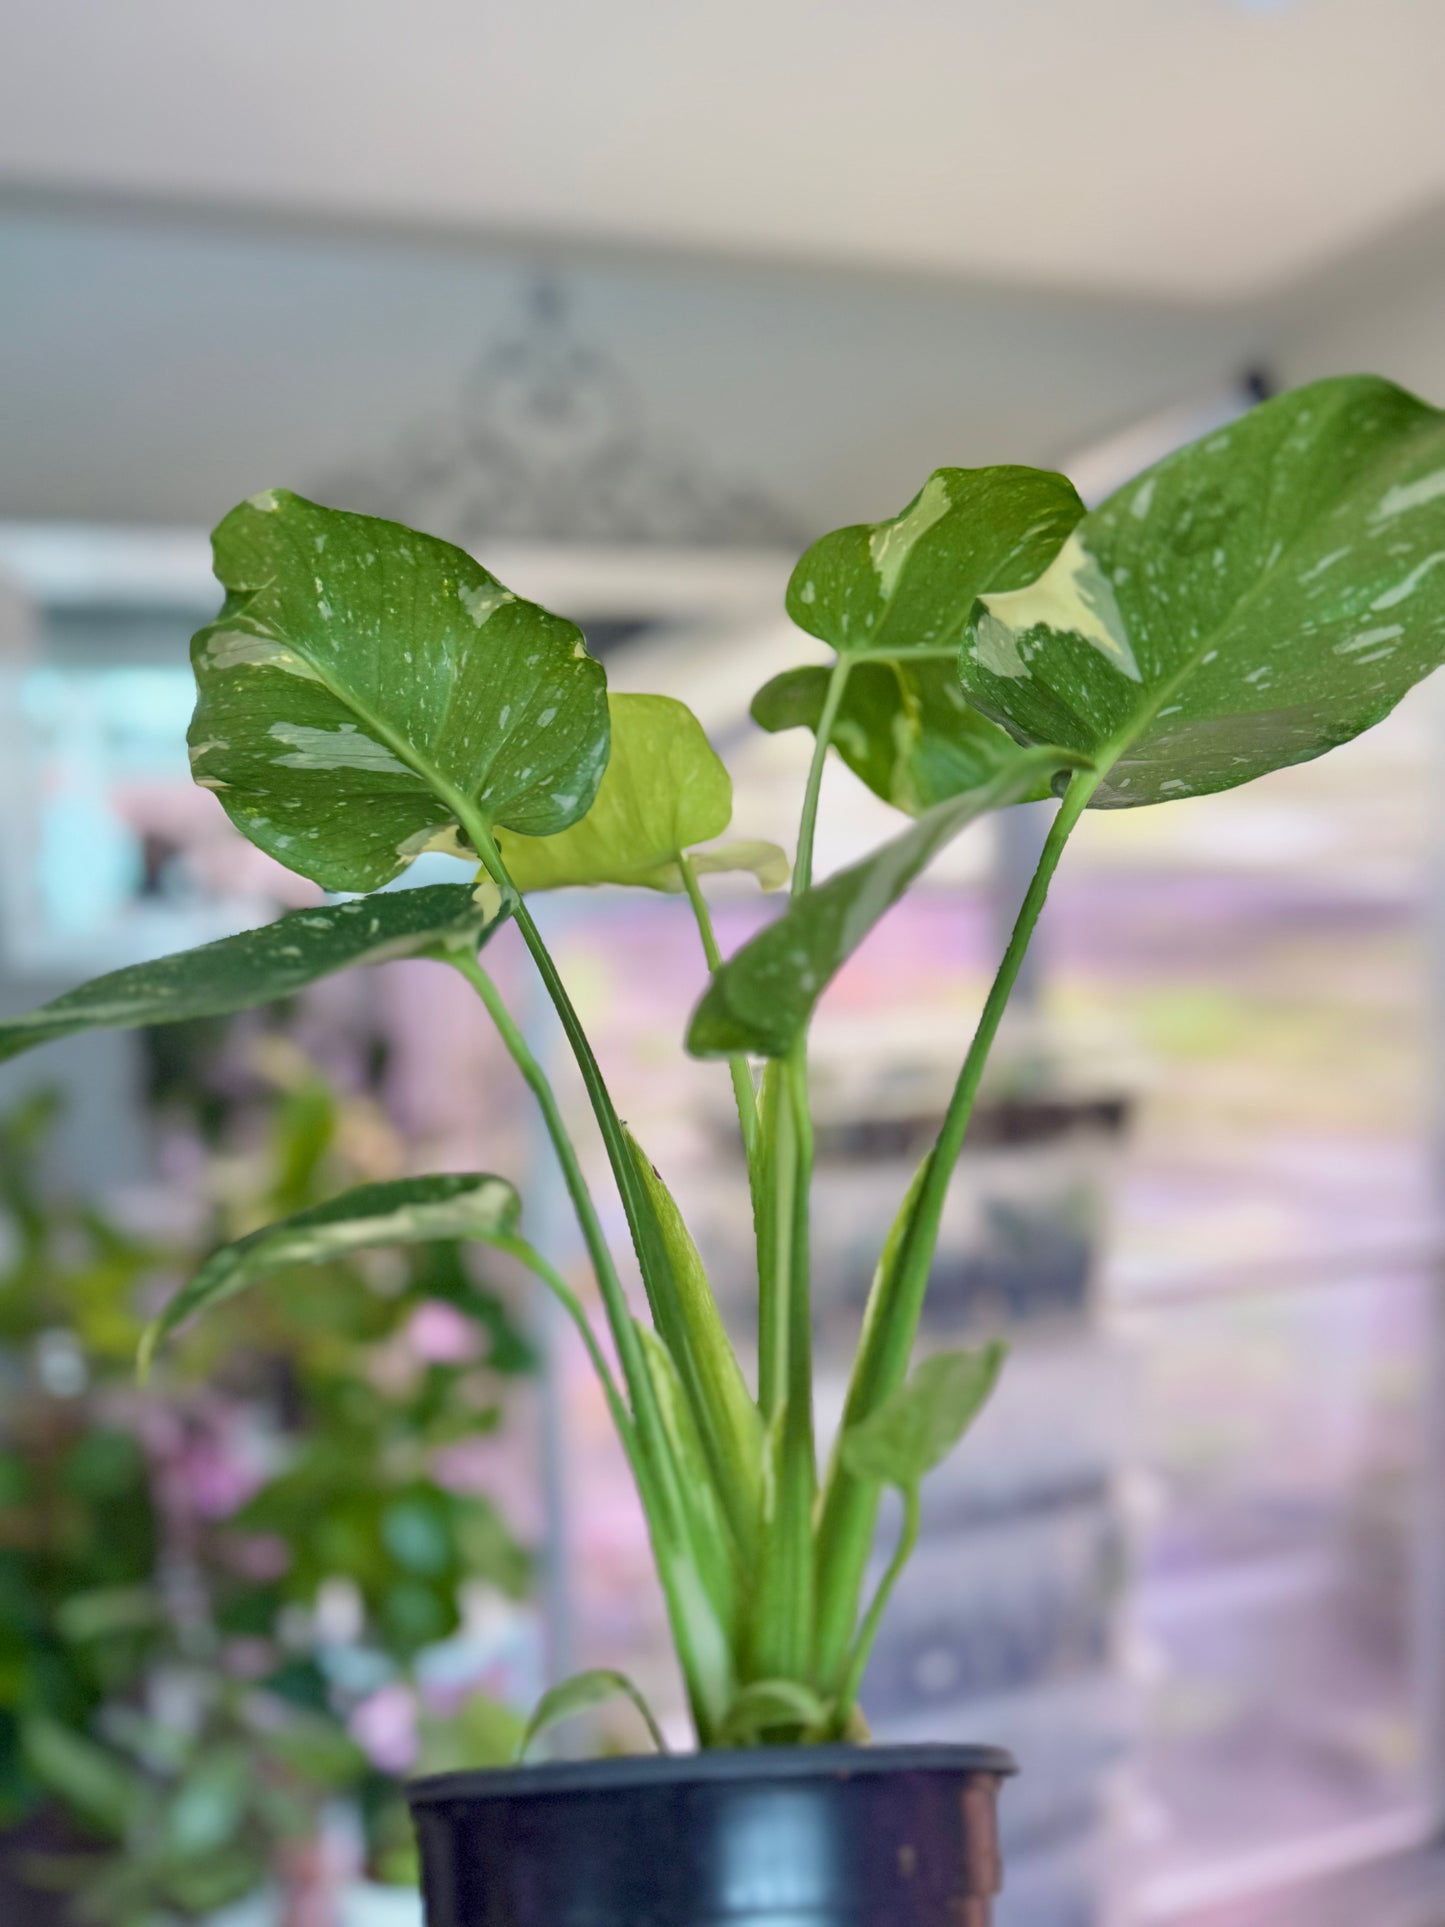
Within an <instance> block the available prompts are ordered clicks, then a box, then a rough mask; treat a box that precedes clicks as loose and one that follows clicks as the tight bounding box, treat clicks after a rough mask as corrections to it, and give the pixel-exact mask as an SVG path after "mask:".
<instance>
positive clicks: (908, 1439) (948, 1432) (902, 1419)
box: [841, 1340, 1008, 1492]
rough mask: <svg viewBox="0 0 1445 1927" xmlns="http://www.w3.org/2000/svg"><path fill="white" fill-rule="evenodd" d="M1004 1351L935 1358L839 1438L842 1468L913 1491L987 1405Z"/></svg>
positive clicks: (988, 1348) (995, 1347) (995, 1348)
mask: <svg viewBox="0 0 1445 1927" xmlns="http://www.w3.org/2000/svg"><path fill="white" fill-rule="evenodd" d="M1007 1352H1008V1347H1007V1346H1006V1345H1005V1344H1004V1343H1003V1342H1002V1340H996V1341H995V1342H994V1343H993V1344H991V1345H985V1346H983V1347H982V1348H981V1349H980V1350H978V1351H969V1352H961V1351H960V1352H935V1353H934V1354H933V1356H932V1357H931V1358H925V1359H924V1360H923V1362H922V1364H920V1365H918V1366H917V1367H916V1368H915V1369H914V1371H913V1372H912V1373H911V1375H910V1376H909V1377H908V1379H907V1380H906V1381H905V1382H904V1383H903V1384H902V1385H900V1386H899V1387H898V1390H897V1391H896V1392H894V1393H893V1394H892V1395H891V1396H890V1397H889V1398H886V1399H884V1401H883V1403H882V1404H881V1405H880V1406H878V1407H877V1409H876V1410H875V1411H873V1412H870V1413H869V1415H868V1417H867V1418H866V1419H863V1420H861V1421H860V1422H859V1423H858V1424H857V1425H854V1426H851V1427H850V1428H849V1430H848V1431H847V1432H845V1433H844V1435H843V1443H842V1448H841V1449H842V1457H843V1463H844V1465H845V1466H846V1467H847V1469H848V1470H849V1471H850V1472H851V1473H852V1474H853V1476H854V1477H855V1478H858V1479H867V1480H870V1481H871V1482H872V1483H873V1484H875V1485H893V1486H897V1487H898V1488H899V1489H900V1490H901V1491H904V1492H908V1491H913V1490H916V1489H917V1487H918V1486H919V1485H920V1484H921V1483H922V1481H923V1480H924V1478H925V1477H926V1476H927V1475H928V1473H930V1472H931V1471H932V1470H933V1468H934V1467H935V1466H936V1465H939V1464H941V1463H942V1461H943V1460H944V1459H946V1458H947V1457H948V1454H949V1453H950V1452H951V1451H952V1450H953V1448H954V1446H955V1445H957V1443H958V1441H959V1440H960V1439H961V1438H962V1437H963V1435H964V1433H965V1432H966V1431H967V1430H968V1428H969V1426H970V1425H972V1423H973V1421H974V1420H975V1419H976V1418H977V1417H978V1415H979V1413H980V1412H981V1411H982V1410H983V1408H984V1405H985V1404H986V1403H987V1401H988V1399H989V1396H990V1394H991V1393H992V1391H993V1388H994V1386H995V1385H996V1384H997V1383H998V1375H999V1372H1000V1371H1001V1370H1002V1369H1003V1361H1004V1358H1005V1356H1006V1355H1007Z"/></svg>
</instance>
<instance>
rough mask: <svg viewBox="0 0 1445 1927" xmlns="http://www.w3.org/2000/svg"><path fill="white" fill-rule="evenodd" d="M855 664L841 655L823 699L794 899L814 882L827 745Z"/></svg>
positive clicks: (796, 864) (795, 863) (800, 823)
mask: <svg viewBox="0 0 1445 1927" xmlns="http://www.w3.org/2000/svg"><path fill="white" fill-rule="evenodd" d="M852 666H853V665H852V662H851V661H850V659H849V658H848V657H847V656H839V657H837V658H836V660H835V661H834V663H833V667H832V669H831V670H830V671H829V674H828V689H827V693H826V694H825V696H824V697H823V713H822V715H821V716H819V718H818V726H817V728H816V729H815V730H814V732H813V758H812V761H811V762H810V763H809V765H808V780H807V782H806V784H805V785H804V787H803V813H802V816H801V817H800V818H799V821H798V849H797V854H796V856H795V857H794V860H793V896H794V897H795V898H797V897H800V896H801V895H802V894H803V892H804V891H805V890H806V889H807V888H808V887H809V885H810V884H811V883H812V881H813V836H814V832H815V831H816V829H817V825H818V795H819V792H820V790H821V789H822V786H823V766H824V764H825V763H826V762H827V760H828V745H829V743H830V742H831V741H832V737H833V725H834V723H835V722H837V720H838V710H839V707H840V706H841V704H842V701H843V692H844V690H845V689H846V688H847V687H848V671H849V670H850V669H851V668H852Z"/></svg>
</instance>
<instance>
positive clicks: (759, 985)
mask: <svg viewBox="0 0 1445 1927" xmlns="http://www.w3.org/2000/svg"><path fill="white" fill-rule="evenodd" d="M1078 760H1079V759H1077V758H1076V757H1075V756H1074V755H1073V754H1072V753H1071V752H1070V751H1068V750H1055V749H1033V750H1019V749H1015V750H1014V752H1013V755H1012V757H1011V759H1010V760H1009V762H1008V763H1006V764H1005V766H1004V767H1003V768H1002V769H1001V770H1000V771H999V773H998V774H997V775H996V776H994V777H993V778H992V779H991V780H990V781H989V782H987V783H985V784H984V785H983V787H982V788H981V789H977V790H973V791H970V792H969V794H967V795H965V796H957V797H954V798H953V800H952V801H951V802H948V803H939V804H936V805H935V806H934V808H933V809H931V810H929V811H928V812H927V814H926V815H924V816H920V817H919V818H918V820H917V821H916V822H914V823H911V824H910V825H909V826H908V828H907V829H906V830H904V831H903V832H902V834H901V835H899V836H896V837H894V838H893V839H892V840H891V841H890V842H888V843H885V844H884V845H883V846H882V848H881V849H878V850H875V851H874V852H873V854H872V855H871V856H869V857H865V858H864V859H863V861H862V862H861V863H855V864H853V865H852V866H851V867H850V868H849V869H846V870H840V871H839V872H838V873H837V875H836V876H831V877H829V878H828V879H827V881H826V882H824V883H818V884H814V886H813V887H812V888H811V889H809V890H805V891H804V892H803V894H802V895H801V896H800V897H796V898H795V899H794V900H793V901H792V902H791V903H790V904H789V905H788V907H787V909H786V910H785V911H784V912H783V914H782V916H780V917H778V918H777V919H776V920H775V921H774V922H772V923H770V924H768V925H767V926H766V927H765V928H764V929H762V930H760V931H759V932H758V934H757V936H755V937H753V938H752V939H751V940H750V941H749V942H748V943H746V944H744V945H743V947H742V949H741V950H739V951H738V952H737V953H736V955H735V956H733V957H731V958H729V959H728V961H727V962H726V963H725V964H724V965H723V966H722V968H721V969H720V970H718V971H716V972H714V974H713V979H712V982H711V984H710V985H709V986H708V988H707V991H706V992H705V993H704V995H703V998H702V1000H701V1002H700V1003H699V1004H698V1006H697V1008H696V1010H695V1011H694V1012H693V1014H692V1022H691V1024H690V1026H689V1028H688V1033H687V1047H688V1049H689V1050H690V1051H691V1052H692V1053H693V1055H694V1056H695V1057H721V1056H727V1055H728V1054H730V1053H731V1052H733V1051H750V1052H753V1053H755V1054H756V1055H758V1056H762V1057H785V1056H786V1055H787V1053H788V1051H789V1050H790V1049H791V1048H792V1045H793V1043H794V1041H795V1040H796V1039H797V1038H798V1037H799V1036H800V1035H801V1034H802V1032H803V1031H804V1030H805V1029H806V1027H807V1024H808V1020H809V1019H810V1017H811V1016H812V1014H813V1009H814V1006H815V1005H816V1004H817V1001H818V999H819V997H821V996H822V994H823V991H824V989H825V988H826V986H827V985H828V983H829V982H830V980H831V979H832V978H833V976H834V975H835V974H836V972H837V971H838V970H839V969H840V968H841V966H842V965H843V963H844V962H845V961H846V960H847V958H848V957H850V956H851V955H852V953H853V952H854V951H855V950H856V949H857V948H858V945H859V944H860V943H862V941H863V939H864V938H865V937H866V936H867V935H868V932H869V931H870V930H871V929H872V928H873V927H874V925H875V924H876V923H877V922H878V920H879V919H880V917H882V916H883V914H884V913H885V911H887V910H890V909H891V908H892V907H893V905H894V904H895V903H896V902H897V901H898V899H899V898H900V897H901V896H902V895H903V893H904V891H905V890H906V889H907V888H908V886H909V885H910V884H911V883H912V882H913V881H914V879H915V878H916V877H917V876H918V875H919V874H920V873H921V872H922V871H923V870H924V869H926V868H927V866H928V864H930V863H931V862H932V861H933V859H934V857H935V856H937V854H938V852H939V851H940V850H941V849H942V848H943V847H944V845H945V844H947V843H950V842H951V841H952V840H953V838H954V837H956V836H957V835H958V834H959V832H960V831H961V830H963V829H966V828H967V826H968V825H969V824H970V823H972V822H974V821H975V820H976V819H977V818H978V817H980V816H983V815H985V814H986V813H987V812H988V811H989V810H995V809H1001V808H1003V807H1004V806H1005V805H1006V804H1009V803H1017V802H1018V801H1019V800H1020V799H1021V798H1023V797H1025V796H1031V795H1033V794H1035V793H1036V791H1037V789H1038V785H1039V783H1040V782H1041V781H1043V780H1046V779H1047V778H1048V777H1049V776H1050V775H1051V774H1052V773H1053V772H1054V771H1055V770H1058V769H1063V768H1067V767H1069V766H1071V765H1072V764H1074V763H1075V762H1076V761H1078Z"/></svg>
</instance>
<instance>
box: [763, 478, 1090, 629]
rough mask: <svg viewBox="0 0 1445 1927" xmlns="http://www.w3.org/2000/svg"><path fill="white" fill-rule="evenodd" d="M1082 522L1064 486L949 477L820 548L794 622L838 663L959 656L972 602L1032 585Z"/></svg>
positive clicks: (794, 605)
mask: <svg viewBox="0 0 1445 1927" xmlns="http://www.w3.org/2000/svg"><path fill="white" fill-rule="evenodd" d="M1083 512H1084V505H1083V503H1082V502H1080V500H1079V498H1078V496H1077V494H1076V493H1075V492H1074V487H1073V484H1072V483H1071V482H1069V481H1067V480H1066V479H1065V478H1064V477H1063V476H1062V475H1051V474H1048V473H1047V472H1046V471H1044V470H1042V469H1036V468H1011V467H1009V468H1004V467H1001V468H940V469H938V470H936V471H935V472H934V474H932V475H931V476H930V477H929V479H928V480H927V482H925V483H924V485H923V487H922V488H921V489H920V490H919V492H918V494H917V495H915V496H914V498H913V500H912V501H911V502H910V503H909V504H908V507H907V508H906V509H904V510H903V512H902V514H900V515H895V516H893V517H891V518H890V520H888V521H886V522H862V523H858V524H856V525H855V526H854V527H852V528H846V529H835V530H834V531H833V532H832V534H831V535H825V536H823V537H822V538H821V540H819V541H817V542H815V543H814V544H813V546H812V548H810V549H808V550H807V551H806V552H805V553H804V555H803V557H802V560H801V561H800V562H799V563H798V566H797V567H796V568H795V569H794V571H793V574H792V579H791V581H790V582H789V583H788V614H789V615H790V616H791V617H792V618H793V621H794V622H796V623H797V625H798V627H799V628H800V629H806V630H807V632H808V634H809V635H810V636H817V637H819V639H820V640H821V641H823V642H827V643H831V644H832V646H833V648H834V649H836V650H837V651H838V653H839V654H840V655H849V656H852V655H885V656H886V655H892V654H894V653H896V652H897V651H898V650H900V649H917V648H920V647H925V646H927V647H936V648H948V647H951V646H952V645H953V644H954V643H956V642H957V641H958V638H959V636H960V635H961V634H962V632H963V626H964V624H965V623H966V622H967V621H968V617H969V611H970V610H971V609H972V607H973V604H974V600H975V598H976V597H978V596H980V595H982V594H983V593H984V592H985V591H986V590H989V589H1020V588H1022V587H1023V586H1024V584H1025V583H1026V582H1032V581H1033V580H1034V578H1035V577H1036V576H1037V575H1039V574H1040V573H1041V572H1042V571H1043V570H1044V569H1045V568H1047V567H1048V565H1049V563H1050V562H1051V561H1052V560H1053V558H1054V557H1055V556H1056V555H1057V554H1058V552H1059V549H1060V547H1061V546H1062V544H1063V542H1064V539H1065V537H1066V536H1067V535H1068V533H1069V531H1070V529H1071V528H1073V526H1074V524H1075V523H1076V522H1077V521H1078V519H1079V517H1080V516H1081V515H1082V514H1083Z"/></svg>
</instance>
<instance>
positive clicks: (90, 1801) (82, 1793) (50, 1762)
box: [21, 1713, 139, 1838]
mask: <svg viewBox="0 0 1445 1927" xmlns="http://www.w3.org/2000/svg"><path fill="white" fill-rule="evenodd" d="M21 1744H22V1746H23V1747H24V1751H25V1760H26V1764H27V1765H28V1766H29V1768H30V1770H31V1772H32V1773H33V1774H34V1775H35V1777H36V1779H37V1780H39V1781H40V1782H41V1783H42V1784H43V1785H44V1786H47V1787H48V1788H49V1789H50V1791H51V1792H52V1793H53V1794H55V1796H56V1797H57V1798H58V1799H60V1800H62V1801H63V1802H64V1803H65V1805H66V1806H68V1807H70V1808H71V1809H72V1810H73V1811H74V1812H76V1813H78V1814H79V1815H80V1816H81V1818H82V1819H84V1820H87V1821H88V1822H89V1823H90V1824H91V1825H92V1826H94V1827H99V1828H100V1829H101V1830H102V1831H103V1832H105V1833H109V1834H113V1835H115V1836H116V1837H117V1838H124V1836H125V1832H126V1829H127V1827H128V1826H129V1824H130V1820H131V1817H132V1815H133V1813H134V1812H135V1809H136V1801H137V1798H138V1797H139V1784H138V1782H137V1780H136V1778H135V1775H134V1774H133V1773H132V1772H131V1770H130V1769H129V1768H128V1767H127V1766H126V1765H125V1764H124V1762H123V1761H121V1760H118V1759H117V1758H116V1757H115V1755H114V1754H112V1753H109V1752H107V1751H106V1749H105V1748H104V1747H102V1746H97V1745H96V1743H95V1741H94V1740H91V1739H88V1738H87V1737H86V1736H85V1735H84V1734H83V1733H77V1732H75V1731H74V1730H73V1729H72V1728H70V1727H68V1726H62V1725H61V1724H60V1722H59V1721H58V1720H53V1719H51V1718H49V1717H48V1716H47V1715H46V1714H43V1713H37V1714H32V1715H31V1717H30V1718H28V1719H27V1720H26V1721H25V1722H24V1725H23V1727H22V1729H21Z"/></svg>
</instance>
